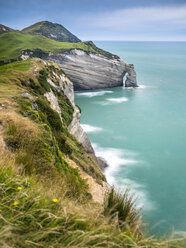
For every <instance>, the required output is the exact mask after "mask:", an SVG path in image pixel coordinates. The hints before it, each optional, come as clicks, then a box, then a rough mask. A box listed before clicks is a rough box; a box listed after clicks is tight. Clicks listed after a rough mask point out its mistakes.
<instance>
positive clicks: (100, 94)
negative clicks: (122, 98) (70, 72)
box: [76, 90, 113, 97]
mask: <svg viewBox="0 0 186 248" xmlns="http://www.w3.org/2000/svg"><path fill="white" fill-rule="evenodd" d="M111 93H113V91H111V90H102V91H96V92H82V93H76V95H77V96H85V97H94V96H103V95H105V94H111Z"/></svg>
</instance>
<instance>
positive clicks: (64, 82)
mask: <svg viewBox="0 0 186 248" xmlns="http://www.w3.org/2000/svg"><path fill="white" fill-rule="evenodd" d="M53 77H54V78H55V79H57V80H58V82H59V85H56V84H55V83H54V81H52V79H51V78H47V82H48V83H49V84H50V85H51V86H52V87H54V88H56V89H57V91H58V92H60V91H61V90H62V91H63V92H64V94H65V95H66V96H67V97H68V99H69V100H70V102H71V103H72V105H74V89H73V84H72V82H71V81H70V80H69V78H68V77H67V76H65V75H57V74H56V73H55V72H53Z"/></svg>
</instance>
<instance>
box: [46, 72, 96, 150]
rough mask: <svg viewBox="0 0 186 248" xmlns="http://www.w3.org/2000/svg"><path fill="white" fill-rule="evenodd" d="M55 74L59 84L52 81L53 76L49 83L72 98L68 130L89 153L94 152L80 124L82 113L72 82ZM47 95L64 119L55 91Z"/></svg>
mask: <svg viewBox="0 0 186 248" xmlns="http://www.w3.org/2000/svg"><path fill="white" fill-rule="evenodd" d="M53 74H54V76H55V78H57V79H58V82H59V85H56V84H55V83H54V81H52V79H51V78H48V79H47V81H48V83H49V84H50V85H51V86H52V87H54V88H56V89H57V90H58V91H59V92H60V91H63V92H64V94H65V95H66V96H67V97H68V99H69V100H70V102H71V104H72V106H73V108H74V113H73V119H72V122H71V123H70V125H69V126H68V131H69V132H70V133H71V134H72V135H73V136H74V137H75V138H76V139H77V140H78V141H79V142H80V143H81V144H82V145H83V147H84V148H85V151H86V152H87V153H91V154H94V150H93V148H92V145H91V143H90V140H89V138H88V136H87V134H86V133H85V132H84V130H83V128H82V127H81V125H80V119H81V113H80V111H79V109H78V108H77V107H76V106H75V104H74V89H73V84H72V82H71V81H70V80H69V79H68V77H67V76H65V75H57V74H56V73H53ZM45 97H46V98H47V100H48V101H49V102H50V106H51V108H52V109H53V110H55V111H57V112H58V114H59V116H60V118H61V121H63V120H62V117H61V109H60V107H59V103H58V99H57V97H56V96H55V95H54V93H53V91H52V90H51V91H50V92H47V93H45Z"/></svg>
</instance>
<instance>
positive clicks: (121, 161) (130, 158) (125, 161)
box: [92, 143, 155, 210]
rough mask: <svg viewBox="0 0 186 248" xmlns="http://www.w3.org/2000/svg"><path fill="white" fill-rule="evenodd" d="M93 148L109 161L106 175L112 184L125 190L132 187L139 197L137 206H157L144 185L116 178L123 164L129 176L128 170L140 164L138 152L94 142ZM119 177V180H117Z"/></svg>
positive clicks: (132, 191) (145, 207) (147, 207)
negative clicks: (137, 157) (150, 198)
mask: <svg viewBox="0 0 186 248" xmlns="http://www.w3.org/2000/svg"><path fill="white" fill-rule="evenodd" d="M92 145H93V148H94V150H95V153H96V156H98V157H102V158H104V160H106V162H107V163H108V165H109V166H108V167H107V168H106V169H105V176H106V178H107V181H108V183H109V184H110V185H114V186H116V187H119V188H121V189H122V190H125V189H126V188H129V189H130V193H131V194H134V195H135V196H136V197H137V201H136V204H137V207H138V208H142V207H144V209H145V210H152V209H153V208H155V203H154V202H151V201H149V199H148V198H149V197H148V193H147V191H146V189H145V186H144V185H141V184H138V183H136V182H135V181H133V180H131V179H129V178H118V177H117V178H116V173H117V172H118V171H120V169H121V166H122V167H123V166H125V169H126V170H125V175H126V176H127V174H128V171H130V169H132V168H133V166H136V165H138V164H140V162H141V161H139V160H136V159H135V157H136V154H135V153H134V152H130V151H126V150H121V149H116V148H111V147H104V148H103V147H100V146H99V145H97V144H95V143H93V144H92ZM116 179H117V180H116Z"/></svg>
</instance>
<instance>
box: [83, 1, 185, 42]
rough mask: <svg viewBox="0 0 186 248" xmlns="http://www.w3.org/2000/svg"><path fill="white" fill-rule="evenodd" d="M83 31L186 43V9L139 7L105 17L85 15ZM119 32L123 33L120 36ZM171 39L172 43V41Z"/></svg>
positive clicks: (106, 13)
mask: <svg viewBox="0 0 186 248" xmlns="http://www.w3.org/2000/svg"><path fill="white" fill-rule="evenodd" d="M79 20H80V23H83V26H84V27H89V28H90V29H92V30H96V29H97V31H98V32H99V31H100V30H102V31H103V35H104V34H105V35H107V36H109V34H108V33H109V32H113V34H116V35H117V33H118V35H119V36H120V37H121V32H123V33H125V37H126V35H128V36H130V37H134V36H135V37H136V36H138V37H141V36H142V37H144V36H146V37H148V36H149V37H150V36H151V37H152V35H153V36H154V37H160V38H161V37H164V39H166V37H169V36H170V37H172V38H173V39H174V37H176V36H177V37H179V39H185V40H186V5H182V6H181V5H179V6H164V7H160V6H159V7H143V8H142V7H139V8H126V9H120V10H114V11H109V12H103V13H94V14H92V13H91V14H85V15H84V16H81V17H80V19H79ZM119 32H120V33H119ZM172 38H171V39H172Z"/></svg>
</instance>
